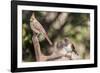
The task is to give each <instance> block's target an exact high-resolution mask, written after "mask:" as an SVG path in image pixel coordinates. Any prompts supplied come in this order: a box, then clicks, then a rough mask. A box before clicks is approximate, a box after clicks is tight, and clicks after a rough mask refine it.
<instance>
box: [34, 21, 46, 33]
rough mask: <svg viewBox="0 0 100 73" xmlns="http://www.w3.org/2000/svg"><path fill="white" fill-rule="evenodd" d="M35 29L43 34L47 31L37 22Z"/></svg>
mask: <svg viewBox="0 0 100 73" xmlns="http://www.w3.org/2000/svg"><path fill="white" fill-rule="evenodd" d="M34 25H35V26H34V27H35V28H36V29H37V30H39V31H40V32H42V33H46V31H45V29H44V28H43V26H42V25H41V24H40V23H39V22H38V21H37V20H36V21H35V22H34Z"/></svg>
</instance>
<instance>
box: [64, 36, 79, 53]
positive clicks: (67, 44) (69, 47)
mask: <svg viewBox="0 0 100 73" xmlns="http://www.w3.org/2000/svg"><path fill="white" fill-rule="evenodd" d="M64 42H65V44H64V48H65V50H66V51H67V52H74V53H75V54H77V55H78V53H77V51H76V49H75V46H74V44H73V43H72V42H71V41H70V40H69V39H68V38H65V39H64Z"/></svg>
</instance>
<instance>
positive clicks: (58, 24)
mask: <svg viewBox="0 0 100 73" xmlns="http://www.w3.org/2000/svg"><path fill="white" fill-rule="evenodd" d="M33 12H34V13H35V16H36V19H37V20H38V21H39V22H40V23H41V24H42V26H43V27H44V29H45V30H46V32H47V34H48V36H49V38H50V40H51V41H52V42H53V43H54V42H57V41H58V40H62V39H63V38H65V37H68V38H69V39H71V40H72V42H74V44H75V47H76V50H77V52H78V53H79V55H80V57H81V59H89V58H90V24H89V22H90V14H88V13H72V12H65V13H63V12H50V11H49V12H45V11H44V12H43V11H28V10H23V11H22V46H23V47H22V58H23V61H25V62H33V61H36V58H35V52H34V46H33V43H32V35H33V33H32V30H31V28H30V21H29V20H30V17H31V14H32V13H33ZM39 41H40V46H41V51H42V52H43V53H44V54H45V55H49V54H50V51H48V50H49V48H50V45H49V43H48V41H47V40H46V39H45V37H44V36H43V35H39Z"/></svg>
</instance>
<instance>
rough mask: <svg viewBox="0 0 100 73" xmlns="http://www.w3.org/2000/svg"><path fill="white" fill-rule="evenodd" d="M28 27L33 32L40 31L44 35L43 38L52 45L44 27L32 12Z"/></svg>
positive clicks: (38, 32)
mask: <svg viewBox="0 0 100 73" xmlns="http://www.w3.org/2000/svg"><path fill="white" fill-rule="evenodd" d="M30 27H31V29H32V30H33V32H34V33H37V34H40V33H42V34H43V35H44V36H45V38H46V39H47V41H48V42H49V44H50V45H52V42H51V40H50V39H49V37H48V35H47V33H46V31H45V29H44V28H43V26H42V25H41V24H40V23H39V21H38V20H37V19H36V17H35V15H34V13H33V14H32V16H31V18H30Z"/></svg>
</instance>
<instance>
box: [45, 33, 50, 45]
mask: <svg viewBox="0 0 100 73" xmlns="http://www.w3.org/2000/svg"><path fill="white" fill-rule="evenodd" d="M45 38H46V39H47V41H48V42H49V44H50V45H52V42H51V40H50V39H49V37H48V35H47V34H45Z"/></svg>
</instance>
